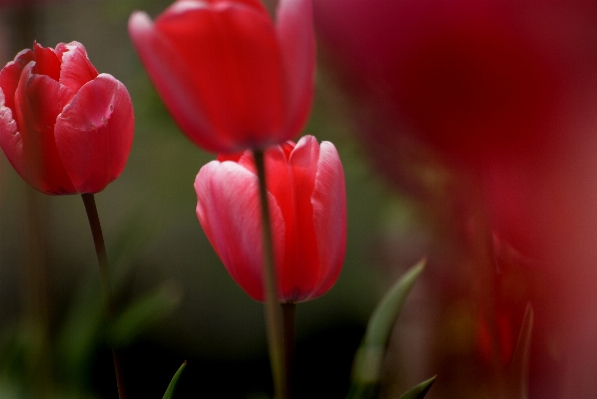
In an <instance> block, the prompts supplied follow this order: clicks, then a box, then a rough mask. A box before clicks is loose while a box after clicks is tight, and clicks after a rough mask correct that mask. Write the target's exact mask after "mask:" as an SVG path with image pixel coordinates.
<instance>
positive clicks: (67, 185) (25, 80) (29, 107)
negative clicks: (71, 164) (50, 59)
mask: <svg viewBox="0 0 597 399" xmlns="http://www.w3.org/2000/svg"><path fill="white" fill-rule="evenodd" d="M34 67H35V62H30V63H29V64H27V66H26V67H25V68H24V69H23V72H22V74H21V79H20V81H19V85H18V87H17V90H16V92H15V107H16V109H15V111H16V115H13V117H14V118H15V120H16V121H17V125H18V127H19V130H20V134H21V139H22V146H23V153H22V157H23V159H22V161H21V162H16V163H13V166H15V169H16V171H17V172H18V173H19V175H21V177H22V178H23V179H24V180H25V181H27V182H28V183H29V184H30V185H32V186H33V187H35V188H36V189H38V190H40V191H42V192H44V193H47V194H73V193H74V192H75V190H74V187H73V184H72V182H71V181H70V179H69V177H68V175H67V174H66V171H65V170H64V166H63V165H62V161H61V160H60V157H59V155H58V150H57V149H56V142H55V141H54V133H53V130H54V124H55V122H56V117H57V116H58V114H59V113H60V111H62V108H63V107H64V106H65V105H66V104H68V102H69V101H70V99H71V98H72V96H73V92H71V91H70V90H69V89H68V88H67V87H64V86H62V85H61V84H60V83H58V82H57V81H55V80H54V79H52V78H51V77H49V76H45V75H43V76H42V75H36V74H32V70H33V68H34ZM13 150H14V149H13ZM17 167H20V169H17Z"/></svg>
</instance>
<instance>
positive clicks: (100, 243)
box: [81, 194, 127, 399]
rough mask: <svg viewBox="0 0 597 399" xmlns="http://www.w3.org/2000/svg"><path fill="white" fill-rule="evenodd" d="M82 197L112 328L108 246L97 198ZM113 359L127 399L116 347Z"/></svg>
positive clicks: (122, 397) (120, 389)
mask: <svg viewBox="0 0 597 399" xmlns="http://www.w3.org/2000/svg"><path fill="white" fill-rule="evenodd" d="M81 197H83V203H84V204H85V211H86V212H87V219H89V226H90V227H91V234H92V235H93V244H94V245H95V253H96V255H97V263H98V265H99V274H100V283H101V287H102V293H103V296H104V307H105V312H106V319H107V321H108V326H111V325H112V324H113V322H114V303H113V301H112V288H111V285H110V271H109V269H110V267H109V265H108V256H107V255H106V246H105V245H104V235H103V234H102V226H101V224H100V221H99V216H98V214H97V207H96V206H95V198H94V196H93V194H82V195H81ZM112 359H113V361H114V372H115V373H116V386H117V388H118V398H119V399H127V395H126V391H125V388H124V378H123V373H122V365H121V356H120V351H119V350H118V348H116V347H115V346H114V345H112Z"/></svg>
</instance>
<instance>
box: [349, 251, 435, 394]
mask: <svg viewBox="0 0 597 399" xmlns="http://www.w3.org/2000/svg"><path fill="white" fill-rule="evenodd" d="M424 266H425V259H422V260H421V261H419V262H418V263H417V264H416V265H415V266H413V267H411V268H410V269H409V270H408V271H407V272H406V273H405V274H404V275H403V276H402V277H401V278H400V280H398V281H397V282H396V283H395V284H394V286H393V287H392V288H391V289H390V290H389V291H388V292H387V293H386V295H385V296H384V297H383V298H382V300H381V301H380V303H379V304H378V305H377V308H376V309H375V311H374V312H373V315H372V316H371V318H370V319H369V323H368V324H367V331H366V332H365V337H364V338H363V340H362V342H361V345H360V347H359V349H358V350H357V353H356V354H355V358H354V362H353V367H352V384H351V388H350V391H349V393H348V398H354V399H357V398H359V399H364V398H373V397H375V396H376V394H377V388H378V385H379V380H380V378H381V367H382V364H383V358H384V355H385V352H386V347H387V345H388V341H389V338H390V334H391V332H392V328H393V327H394V323H395V322H396V319H397V318H398V315H399V314H400V311H401V310H402V308H403V306H404V302H405V301H406V298H407V297H408V294H409V293H410V291H411V289H412V287H413V286H414V284H415V282H416V281H417V278H418V277H419V275H420V274H421V272H422V271H423V268H424Z"/></svg>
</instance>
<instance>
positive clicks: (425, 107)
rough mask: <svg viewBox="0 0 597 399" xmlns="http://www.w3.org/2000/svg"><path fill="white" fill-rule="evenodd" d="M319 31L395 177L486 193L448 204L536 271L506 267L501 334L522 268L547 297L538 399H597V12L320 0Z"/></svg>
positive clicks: (588, 6) (535, 356)
mask: <svg viewBox="0 0 597 399" xmlns="http://www.w3.org/2000/svg"><path fill="white" fill-rule="evenodd" d="M315 21H316V26H317V29H318V34H319V37H320V47H321V50H322V52H323V54H324V57H325V59H326V60H327V61H328V65H329V66H330V67H331V68H330V70H331V71H332V72H333V73H335V74H336V76H337V78H338V80H339V82H340V83H341V84H342V87H344V88H345V89H347V92H348V93H350V94H351V95H352V98H353V99H358V105H359V107H358V109H359V110H360V111H362V112H360V113H358V114H357V118H358V123H359V126H360V129H359V133H360V138H361V139H362V142H363V144H364V146H365V147H366V148H367V149H368V150H369V151H370V153H371V159H372V161H373V162H374V163H375V164H376V165H377V166H378V168H379V170H380V171H381V172H382V173H384V174H385V176H386V177H387V178H389V179H390V181H392V182H394V183H396V184H397V185H398V186H399V187H401V188H402V189H407V190H411V191H413V192H416V193H417V195H420V194H421V192H423V193H424V194H425V190H427V191H429V187H427V188H426V189H425V188H423V189H421V187H419V186H418V183H417V182H416V181H414V182H413V180H416V179H413V177H412V174H413V170H414V169H413V167H412V162H408V161H405V159H407V158H408V157H409V156H412V159H415V160H419V161H420V160H426V162H427V163H428V164H430V165H431V166H433V167H436V171H437V170H440V171H446V170H448V171H449V173H450V174H454V175H457V176H459V178H460V179H461V180H460V181H464V182H465V183H464V186H466V187H467V189H466V190H465V191H466V193H469V192H474V193H478V196H475V195H473V196H468V194H464V193H463V192H458V190H455V191H454V192H448V197H449V196H450V195H452V196H453V197H459V198H460V200H463V198H468V201H470V202H469V203H468V206H470V208H471V209H476V210H481V211H480V214H479V213H476V212H469V213H468V215H469V216H470V215H471V214H472V215H473V217H474V218H477V219H479V220H477V223H480V224H483V223H485V222H486V223H487V229H488V230H491V231H492V232H493V233H495V236H496V237H499V242H500V243H503V245H505V246H506V247H507V248H509V249H510V250H511V253H516V254H517V256H518V255H519V256H520V259H524V261H522V262H510V263H511V264H510V265H508V267H507V268H506V269H503V268H499V267H497V268H496V271H495V274H496V276H495V278H494V282H495V284H497V285H498V288H495V287H494V288H495V298H494V303H495V304H496V306H498V308H499V311H496V314H499V315H500V319H499V320H498V319H496V320H497V321H496V322H495V323H490V324H491V325H493V326H496V325H497V326H499V325H502V326H503V325H506V324H508V323H509V322H508V323H504V322H503V320H505V319H504V317H506V318H507V313H508V312H507V307H506V308H504V307H503V306H501V305H500V304H503V303H504V300H503V298H501V297H500V292H501V291H500V288H499V284H500V281H503V280H507V278H504V274H505V273H507V271H512V270H514V271H513V272H512V273H513V275H514V276H518V278H519V280H524V281H522V282H520V281H519V282H520V284H521V285H525V286H530V287H533V288H532V289H528V290H526V291H525V293H524V294H523V295H521V296H520V297H519V298H518V299H517V301H518V304H519V305H520V304H522V303H524V302H525V300H529V301H531V303H532V305H533V307H534V308H535V311H536V319H535V331H534V338H533V347H532V351H531V369H530V397H531V398H546V397H549V398H572V397H578V398H589V397H595V396H597V379H595V378H594V376H595V375H597V356H595V354H596V353H597V295H595V289H596V288H595V287H597V4H596V2H594V1H566V2H555V1H554V2H535V1H498V0H496V1H475V0H461V1H443V0H434V1H425V2H421V1H415V0H315ZM413 153H414V154H416V155H414V156H413V155H412V154H413ZM430 154H431V155H430ZM408 159H410V158H408ZM429 160H431V161H429ZM437 165H441V166H440V167H439V169H437ZM438 173H439V172H438ZM424 184H425V182H423V183H421V184H420V186H424ZM461 186H462V185H456V187H461ZM450 187H452V189H453V187H455V186H450ZM431 191H433V190H431ZM426 194H429V193H428V192H427V193H426ZM444 194H445V192H444ZM431 195H433V194H431ZM423 196H424V195H423ZM444 198H446V197H444ZM464 201H465V202H466V201H467V200H466V199H465V200H464ZM444 204H446V202H445V201H444ZM493 250H494V251H495V252H496V253H497V252H499V251H498V250H496V249H495V248H494V249H493ZM473 258H474V257H473ZM485 272H486V271H483V272H480V274H482V273H485ZM523 276H524V277H523ZM467 277H468V278H470V279H474V278H475V275H474V273H473V274H471V275H468V276H467ZM439 283H441V281H440V282H439ZM500 306H501V307H500ZM504 309H506V310H504ZM495 317H497V316H495ZM519 319H520V318H519V316H518V315H515V316H512V320H514V321H515V323H513V324H517V323H519V322H520V320H519ZM510 324H512V323H510ZM493 328H494V329H495V327H493ZM518 328H519V325H518V324H517V325H516V326H512V327H509V329H510V330H513V331H517V329H518ZM502 329H503V328H502ZM492 333H493V335H495V336H497V337H498V338H499V337H500V336H502V337H503V336H504V334H503V333H499V332H498V331H493V332H492ZM481 335H483V334H481ZM509 339H510V338H509ZM508 342H510V341H508ZM481 346H483V345H481ZM506 346H508V347H511V346H512V344H511V343H507V344H506ZM430 364H433V362H432V361H430ZM436 364H437V362H436ZM430 367H431V366H430ZM429 372H430V373H434V372H438V373H441V370H429ZM438 382H439V383H441V374H440V379H439V380H438ZM439 383H438V387H437V388H436V389H437V390H438V391H440V392H441V386H440V385H441V384H439ZM464 391H465V388H463V392H461V394H462V396H461V397H466V396H465V394H464ZM436 394H437V393H436ZM437 395H438V396H437V397H441V396H439V395H440V394H437Z"/></svg>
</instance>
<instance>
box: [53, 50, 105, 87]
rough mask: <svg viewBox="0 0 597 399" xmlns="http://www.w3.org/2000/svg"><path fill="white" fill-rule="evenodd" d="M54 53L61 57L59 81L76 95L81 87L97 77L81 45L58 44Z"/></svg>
mask: <svg viewBox="0 0 597 399" xmlns="http://www.w3.org/2000/svg"><path fill="white" fill-rule="evenodd" d="M56 53H57V54H59V55H60V56H61V57H62V65H61V69H60V80H59V81H60V83H62V84H63V85H64V86H66V87H68V88H70V89H71V90H72V91H73V92H75V93H76V92H77V91H79V89H80V88H81V86H83V85H84V84H85V83H87V82H89V81H91V80H93V79H95V78H96V77H97V75H98V73H97V70H96V69H95V67H94V66H93V65H92V64H91V61H89V57H87V51H85V47H83V45H82V44H81V43H79V42H71V43H69V44H64V43H60V44H59V45H58V46H56Z"/></svg>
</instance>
